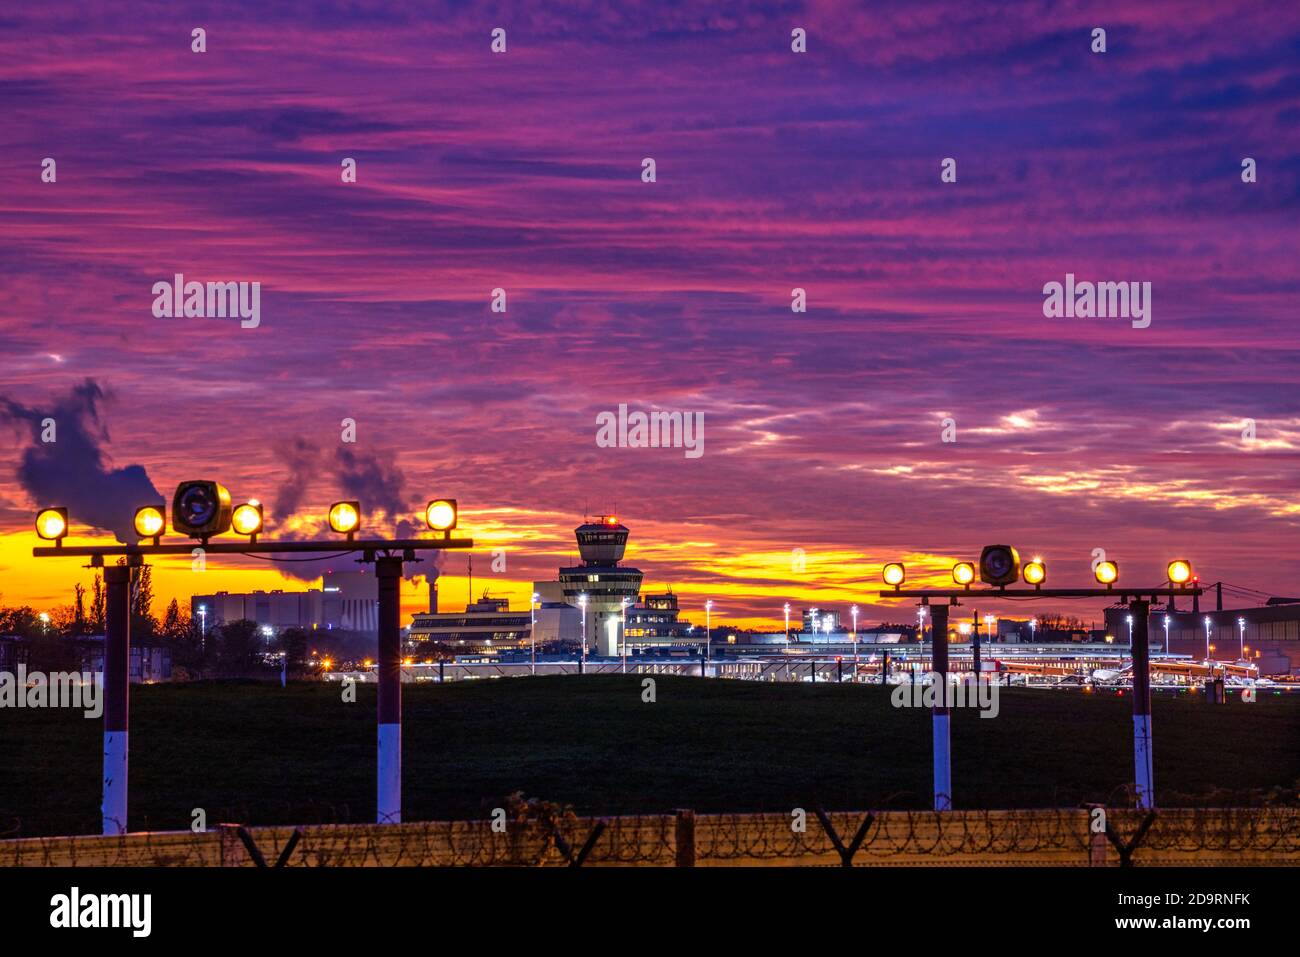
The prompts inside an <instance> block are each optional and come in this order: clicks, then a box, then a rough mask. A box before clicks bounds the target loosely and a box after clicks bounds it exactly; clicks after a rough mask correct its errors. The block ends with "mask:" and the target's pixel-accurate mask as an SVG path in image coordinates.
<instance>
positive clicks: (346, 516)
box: [330, 502, 361, 538]
mask: <svg viewBox="0 0 1300 957" xmlns="http://www.w3.org/2000/svg"><path fill="white" fill-rule="evenodd" d="M360 527H361V503H360V502H335V503H334V504H333V505H331V506H330V529H331V530H333V531H335V532H338V533H339V534H340V535H346V536H348V538H351V537H352V536H353V535H355V534H356V531H357V529H358V528H360Z"/></svg>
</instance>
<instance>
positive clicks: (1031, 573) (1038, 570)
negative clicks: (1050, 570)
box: [1024, 558, 1047, 585]
mask: <svg viewBox="0 0 1300 957" xmlns="http://www.w3.org/2000/svg"><path fill="white" fill-rule="evenodd" d="M1024 578H1025V584H1026V585H1041V584H1042V583H1043V582H1045V581H1047V566H1046V565H1044V564H1043V563H1042V562H1041V561H1039V560H1038V559H1037V558H1035V559H1034V560H1033V561H1032V562H1026V563H1025V570H1024Z"/></svg>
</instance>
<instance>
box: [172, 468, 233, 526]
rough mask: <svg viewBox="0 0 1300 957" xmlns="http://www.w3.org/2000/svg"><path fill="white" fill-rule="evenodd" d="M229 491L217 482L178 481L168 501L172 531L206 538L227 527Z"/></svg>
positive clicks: (230, 508) (229, 507) (231, 509)
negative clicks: (170, 507) (170, 508)
mask: <svg viewBox="0 0 1300 957" xmlns="http://www.w3.org/2000/svg"><path fill="white" fill-rule="evenodd" d="M232 511H233V508H232V507H231V504H230V492H229V491H228V490H227V489H226V487H225V486H224V485H222V484H221V483H220V482H207V481H193V482H182V483H181V484H180V485H178V486H176V495H175V496H174V497H173V498H172V528H174V529H176V531H178V532H179V533H180V534H182V535H189V536H190V537H191V538H203V539H206V538H208V537H209V536H212V535H220V534H221V533H222V532H224V531H226V530H227V529H228V528H230V514H231V512H232Z"/></svg>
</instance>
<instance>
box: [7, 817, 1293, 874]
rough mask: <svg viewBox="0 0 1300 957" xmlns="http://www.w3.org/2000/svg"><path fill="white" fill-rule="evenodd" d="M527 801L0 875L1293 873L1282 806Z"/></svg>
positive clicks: (232, 836)
mask: <svg viewBox="0 0 1300 957" xmlns="http://www.w3.org/2000/svg"><path fill="white" fill-rule="evenodd" d="M531 803H532V805H533V806H532V807H529V808H525V809H524V810H522V811H520V810H519V809H517V808H516V809H514V812H515V813H514V816H510V817H507V818H505V819H496V820H494V819H483V820H468V821H420V822H412V823H406V824H339V823H325V824H304V825H298V826H279V825H277V826H264V827H248V826H244V825H241V824H221V825H218V826H216V827H214V828H211V829H209V830H205V831H200V832H197V833H194V832H190V831H144V832H138V833H131V834H125V835H120V836H110V837H101V836H77V837H34V838H21V839H11V840H4V841H0V867H16V866H150V867H157V866H206V867H337V866H349V867H366V866H468V867H474V866H504V867H565V866H568V867H577V866H619V865H622V866H627V865H642V866H658V867H672V866H687V867H690V866H710V865H723V866H741V865H751V866H752V865H758V866H763V865H806V866H873V865H876V866H879V865H896V866H897V865H903V866H907V865H915V866H924V865H934V864H949V865H951V864H959V865H960V864H968V865H983V866H988V865H1036V864H1041V865H1067V866H1089V865H1091V866H1142V865H1161V864H1197V865H1200V864H1207V865H1214V864H1235V865H1240V864H1255V865H1291V866H1294V865H1296V864H1300V808H1296V807H1292V806H1259V807H1196V808H1171V809H1168V810H1157V811H1136V810H1132V809H1130V808H1114V807H1112V808H1106V807H1102V806H1100V805H1094V806H1090V807H1075V808H1047V809H1029V810H970V811H944V812H934V811H915V810H912V811H899V810H881V811H833V812H828V811H825V810H823V809H820V808H808V809H803V808H796V809H793V810H792V811H791V812H790V813H759V814H753V813H727V814H696V813H695V812H694V811H692V810H687V809H683V810H678V811H675V812H674V813H671V814H656V815H624V816H614V817H598V818H591V817H578V816H576V815H574V814H573V813H572V811H571V810H569V809H567V808H565V807H563V806H560V805H546V804H544V803H543V802H535V801H534V802H531Z"/></svg>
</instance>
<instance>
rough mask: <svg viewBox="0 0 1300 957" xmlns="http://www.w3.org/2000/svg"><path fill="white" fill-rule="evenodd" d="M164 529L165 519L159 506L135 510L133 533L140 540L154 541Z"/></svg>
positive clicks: (146, 506) (148, 506)
mask: <svg viewBox="0 0 1300 957" xmlns="http://www.w3.org/2000/svg"><path fill="white" fill-rule="evenodd" d="M166 527H167V519H166V517H165V516H164V515H163V510H162V509H161V508H160V507H159V506H157V505H145V506H142V507H141V508H137V509H136V510H135V533H136V534H137V535H139V536H140V537H141V538H154V539H156V538H157V537H158V536H159V535H161V534H162V533H163V529H165V528H166ZM154 544H155V545H156V544H157V542H155V543H154Z"/></svg>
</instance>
